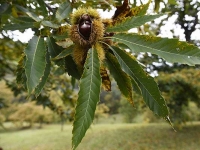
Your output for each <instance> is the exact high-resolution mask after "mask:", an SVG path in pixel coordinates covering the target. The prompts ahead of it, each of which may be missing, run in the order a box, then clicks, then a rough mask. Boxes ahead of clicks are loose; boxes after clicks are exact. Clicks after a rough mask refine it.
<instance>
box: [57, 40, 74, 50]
mask: <svg viewBox="0 0 200 150" xmlns="http://www.w3.org/2000/svg"><path fill="white" fill-rule="evenodd" d="M56 44H58V45H59V46H62V47H63V48H67V47H69V46H70V45H72V44H73V42H72V40H70V39H65V40H63V41H58V42H56Z"/></svg>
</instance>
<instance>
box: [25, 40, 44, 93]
mask: <svg viewBox="0 0 200 150" xmlns="http://www.w3.org/2000/svg"><path fill="white" fill-rule="evenodd" d="M24 53H25V55H26V63H25V73H26V77H27V83H26V85H27V90H28V94H29V95H30V94H31V93H32V92H33V90H34V89H35V88H36V86H38V84H39V83H40V80H41V78H42V76H43V74H44V71H45V66H46V47H45V44H44V39H43V38H41V37H38V36H34V37H33V38H32V39H31V40H30V41H29V43H28V46H27V47H26V48H25V51H24Z"/></svg>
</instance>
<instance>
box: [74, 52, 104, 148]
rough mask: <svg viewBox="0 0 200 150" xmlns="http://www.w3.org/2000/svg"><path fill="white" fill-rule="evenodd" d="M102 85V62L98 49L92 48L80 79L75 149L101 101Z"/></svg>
mask: <svg viewBox="0 0 200 150" xmlns="http://www.w3.org/2000/svg"><path fill="white" fill-rule="evenodd" d="M100 87H101V76H100V62H99V58H98V54H97V51H96V50H95V49H93V48H91V49H90V50H89V52H88V56H87V59H86V62H85V65H84V72H83V75H82V77H81V80H80V91H79V93H78V100H77V106H76V113H75V120H74V123H73V132H72V133H73V137H72V146H73V149H75V148H76V147H77V146H78V144H79V143H80V142H81V140H82V138H83V137H84V136H85V133H86V131H87V129H88V128H89V127H90V125H91V123H92V121H93V119H94V113H95V110H96V105H97V103H98V102H99V94H100Z"/></svg>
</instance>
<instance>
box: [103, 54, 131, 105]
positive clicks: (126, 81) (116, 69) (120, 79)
mask: <svg viewBox="0 0 200 150" xmlns="http://www.w3.org/2000/svg"><path fill="white" fill-rule="evenodd" d="M106 58H107V59H106V60H107V65H108V68H109V70H110V73H111V75H112V76H113V78H114V79H115V81H116V82H117V85H118V87H119V89H120V91H121V93H122V94H123V95H124V96H125V97H126V98H127V100H128V101H129V102H130V103H131V104H133V97H132V95H133V89H132V84H131V79H130V77H129V76H128V75H127V74H126V73H125V72H124V71H122V69H121V67H120V64H119V63H118V61H117V59H116V58H115V57H114V56H113V55H112V54H110V53H107V54H106Z"/></svg>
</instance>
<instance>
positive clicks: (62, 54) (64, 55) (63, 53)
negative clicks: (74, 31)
mask: <svg viewBox="0 0 200 150" xmlns="http://www.w3.org/2000/svg"><path fill="white" fill-rule="evenodd" d="M73 49H74V45H71V46H69V47H68V48H66V49H64V50H63V51H62V52H61V53H60V54H59V55H57V56H56V57H55V58H54V59H53V60H55V59H61V58H64V57H66V56H68V55H70V54H72V52H73Z"/></svg>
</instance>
